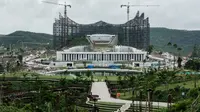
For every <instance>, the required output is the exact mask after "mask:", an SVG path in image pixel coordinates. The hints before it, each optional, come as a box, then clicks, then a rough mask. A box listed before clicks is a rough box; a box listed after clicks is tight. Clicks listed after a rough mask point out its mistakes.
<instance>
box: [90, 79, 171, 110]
mask: <svg viewBox="0 0 200 112" xmlns="http://www.w3.org/2000/svg"><path fill="white" fill-rule="evenodd" d="M91 92H92V94H93V95H99V98H100V100H99V101H102V102H113V103H125V104H131V103H132V101H128V100H121V99H115V98H112V97H110V93H109V91H108V87H107V85H106V83H105V82H93V84H92V89H91ZM135 103H136V104H139V102H138V101H135ZM142 104H143V105H145V104H146V102H142ZM157 105H158V102H153V106H157ZM159 106H161V107H167V103H164V102H159Z"/></svg>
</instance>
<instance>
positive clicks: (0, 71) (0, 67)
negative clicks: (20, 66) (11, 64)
mask: <svg viewBox="0 0 200 112" xmlns="http://www.w3.org/2000/svg"><path fill="white" fill-rule="evenodd" d="M3 72H4V67H3V65H2V64H0V73H3Z"/></svg>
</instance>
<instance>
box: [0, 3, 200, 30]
mask: <svg viewBox="0 0 200 112" xmlns="http://www.w3.org/2000/svg"><path fill="white" fill-rule="evenodd" d="M41 1H42V0H0V34H8V33H11V32H14V31H16V30H25V31H32V32H42V33H49V34H52V30H53V28H52V27H53V22H54V19H55V18H57V17H58V15H59V12H62V13H63V7H62V6H56V5H51V4H45V3H42V2H41ZM48 1H53V2H59V3H63V2H64V1H66V2H67V3H68V4H71V5H72V8H71V9H68V16H69V17H70V18H71V19H73V20H75V21H76V22H78V23H94V22H97V21H99V20H103V21H106V22H110V23H118V24H120V23H124V22H126V20H127V16H126V9H125V8H120V5H121V4H127V3H128V2H130V4H136V5H139V4H140V5H146V4H148V5H160V7H133V8H131V11H130V18H133V17H134V16H135V14H136V12H137V11H138V10H139V11H140V12H144V13H145V17H149V18H150V24H151V26H152V27H167V28H173V29H188V30H200V14H199V10H200V8H199V6H200V0H48Z"/></svg>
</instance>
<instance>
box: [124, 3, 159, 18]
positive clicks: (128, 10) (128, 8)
mask: <svg viewBox="0 0 200 112" xmlns="http://www.w3.org/2000/svg"><path fill="white" fill-rule="evenodd" d="M158 6H159V5H130V2H128V4H127V5H121V8H123V7H126V8H127V21H129V14H130V7H158Z"/></svg>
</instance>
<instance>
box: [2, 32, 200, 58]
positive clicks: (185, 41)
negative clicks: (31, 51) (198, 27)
mask: <svg viewBox="0 0 200 112" xmlns="http://www.w3.org/2000/svg"><path fill="white" fill-rule="evenodd" d="M150 31H151V34H150V38H151V45H153V46H154V48H155V49H156V50H159V51H168V52H175V50H173V49H172V48H170V47H169V46H167V43H168V42H171V43H174V44H177V45H178V46H179V47H181V48H182V49H183V50H182V54H184V55H187V54H189V53H191V52H192V50H193V46H194V44H197V45H198V44H199V43H200V31H186V30H175V29H167V28H151V30H150ZM52 40H53V36H52V35H50V34H44V33H33V32H25V31H16V32H14V33H11V34H9V35H1V36H0V44H4V45H5V46H9V44H15V45H18V46H19V45H21V44H20V43H21V41H23V42H25V43H24V44H25V46H31V47H37V46H36V45H35V44H33V43H50V44H51V43H52ZM70 40H71V41H70V42H69V44H70V46H75V45H86V44H88V42H87V40H86V39H85V38H83V37H82V38H73V39H70ZM26 42H28V43H26ZM29 42H30V43H29Z"/></svg>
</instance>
